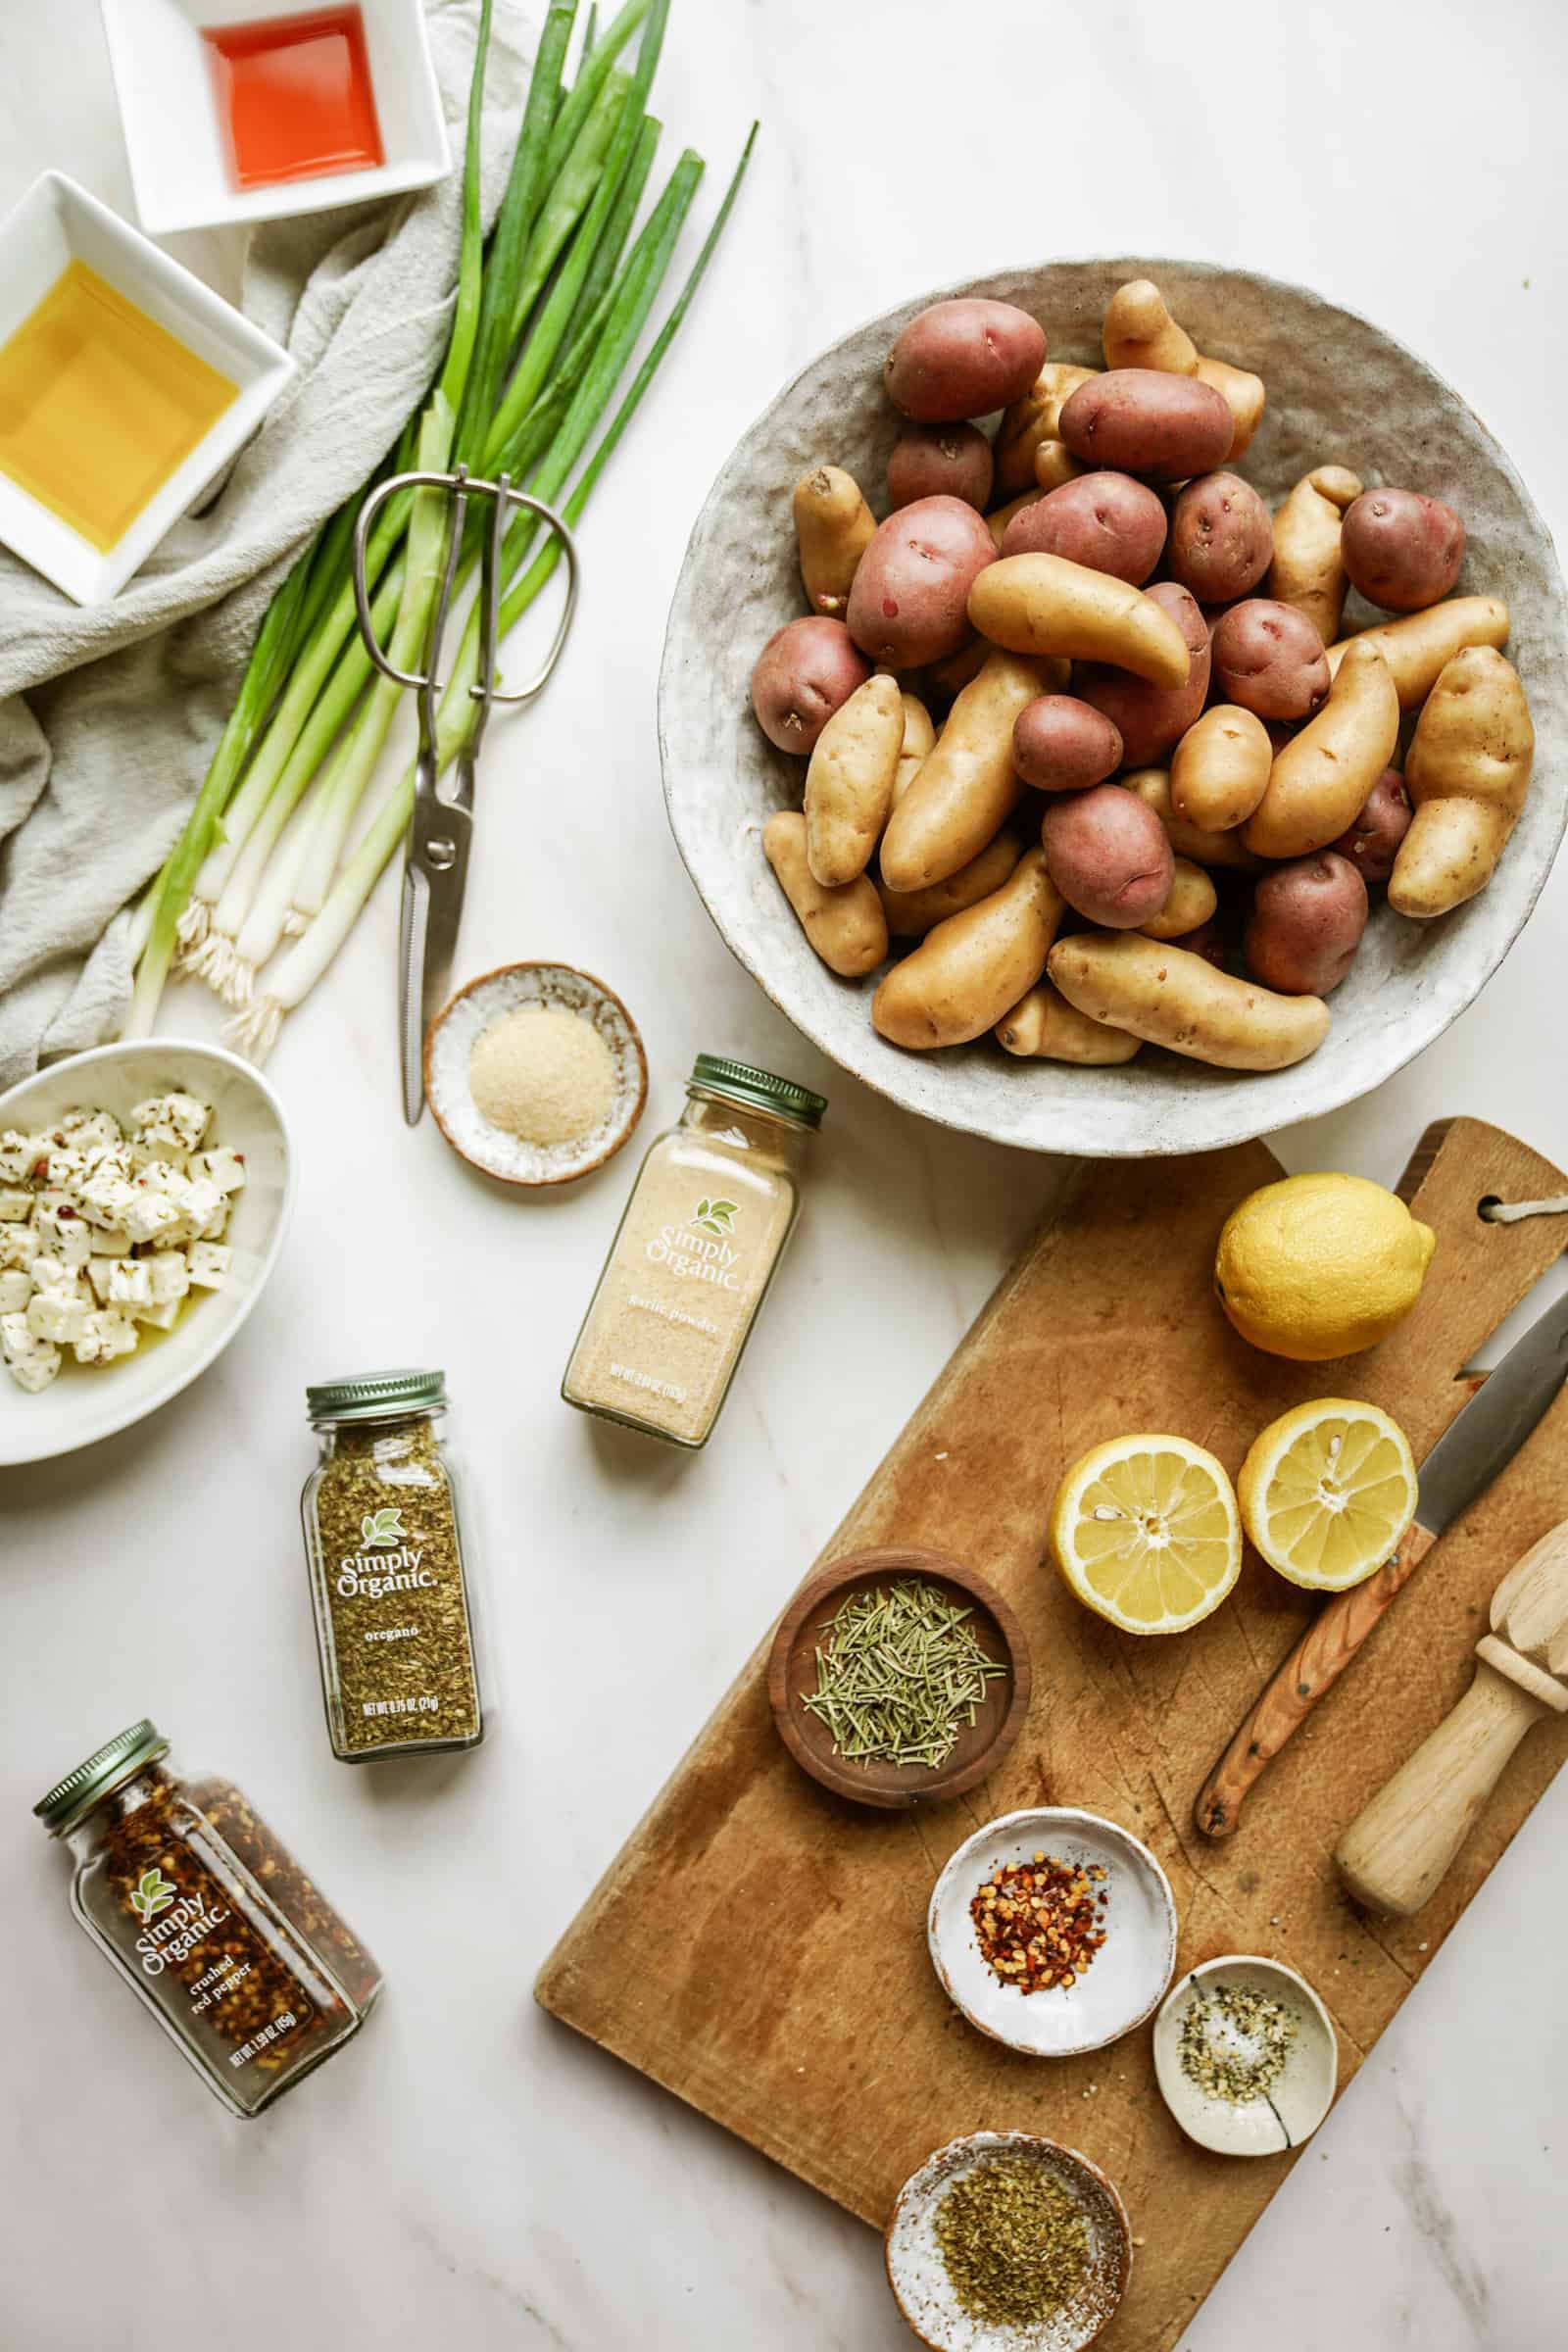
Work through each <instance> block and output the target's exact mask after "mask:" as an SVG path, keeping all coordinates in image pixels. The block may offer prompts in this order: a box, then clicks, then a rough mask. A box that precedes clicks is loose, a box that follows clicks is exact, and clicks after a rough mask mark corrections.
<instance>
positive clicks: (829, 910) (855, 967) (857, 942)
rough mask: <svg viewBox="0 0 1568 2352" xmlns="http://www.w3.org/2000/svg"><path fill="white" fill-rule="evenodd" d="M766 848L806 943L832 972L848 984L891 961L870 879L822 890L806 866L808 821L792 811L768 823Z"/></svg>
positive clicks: (782, 812) (764, 834)
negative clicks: (884, 962)
mask: <svg viewBox="0 0 1568 2352" xmlns="http://www.w3.org/2000/svg"><path fill="white" fill-rule="evenodd" d="M762 849H763V851H764V853H765V855H766V858H767V862H768V864H769V865H770V866H771V867H772V868H773V871H774V873H775V874H776V875H777V876H778V880H779V886H780V888H781V889H782V891H783V893H784V896H785V897H786V898H787V899H788V901H789V903H790V905H791V906H792V907H794V909H795V912H796V914H797V915H798V916H799V918H800V924H801V929H802V930H803V931H804V932H805V933H806V937H807V940H808V942H809V945H810V946H811V947H812V948H813V949H814V950H815V952H816V954H817V955H818V956H820V957H821V958H822V961H823V962H824V963H825V964H826V965H827V968H828V970H829V971H830V972H837V973H838V974H839V975H840V977H841V978H843V979H845V980H858V979H860V978H861V977H862V976H863V974H865V973H866V972H874V971H875V970H876V967H877V965H878V964H879V963H881V962H883V961H884V960H885V958H886V956H887V952H888V924H887V917H886V915H885V914H884V913H883V911H882V902H881V900H880V899H879V898H878V897H877V894H876V888H875V885H874V884H873V883H872V882H871V880H870V878H869V876H867V875H865V874H858V875H857V876H856V878H855V880H854V881H853V882H846V883H844V884H843V885H842V886H841V887H840V888H839V889H837V890H824V888H823V887H822V885H821V883H820V882H818V880H817V879H816V876H815V875H814V874H813V873H812V871H811V869H810V866H809V864H808V862H807V857H806V819H805V817H804V816H802V815H801V814H800V813H799V812H798V811H797V810H796V809H779V810H778V812H777V814H776V815H773V816H770V817H769V818H768V820H767V822H766V824H765V825H764V826H763V827H762Z"/></svg>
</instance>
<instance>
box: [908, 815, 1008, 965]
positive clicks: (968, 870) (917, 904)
mask: <svg viewBox="0 0 1568 2352" xmlns="http://www.w3.org/2000/svg"><path fill="white" fill-rule="evenodd" d="M1022 856H1023V843H1022V842H1021V841H1020V840H1019V839H1018V836H1017V835H1016V834H1015V833H1013V832H1010V831H1007V830H1004V831H1003V832H1001V833H999V834H998V835H997V838H996V840H995V841H989V842H987V844H986V846H985V848H984V849H983V850H982V851H981V852H980V855H979V857H978V858H970V860H969V862H968V864H967V865H960V866H959V868H958V870H957V872H956V874H949V875H948V877H947V879H946V880H945V881H942V882H933V883H932V884H931V886H930V888H929V889H928V890H907V891H906V890H889V888H888V886H887V884H886V883H885V882H882V881H878V883H877V886H876V890H877V896H878V898H879V899H880V900H881V902H882V911H883V913H884V914H885V915H886V916H887V924H888V929H889V930H890V931H891V932H892V933H893V934H894V936H895V938H898V939H923V938H924V937H925V935H926V933H927V932H928V931H934V930H935V929H936V927H937V925H938V923H945V922H946V921H947V919H948V917H949V915H950V914H962V912H963V910H964V908H965V907H977V906H978V905H979V903H980V901H981V900H982V899H989V898H990V897H991V896H992V894H993V892H995V891H999V890H1000V889H1001V888H1002V885H1003V884H1004V882H1005V881H1006V879H1007V876H1008V875H1009V874H1010V873H1011V872H1012V870H1013V868H1014V866H1015V865H1016V864H1017V862H1018V860H1019V858H1021V857H1022Z"/></svg>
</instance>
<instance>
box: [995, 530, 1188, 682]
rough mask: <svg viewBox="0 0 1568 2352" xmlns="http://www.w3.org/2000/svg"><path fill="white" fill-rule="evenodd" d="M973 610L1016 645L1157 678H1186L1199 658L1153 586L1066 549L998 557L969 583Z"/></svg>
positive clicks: (1018, 649) (998, 640) (1014, 648)
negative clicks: (1074, 558)
mask: <svg viewBox="0 0 1568 2352" xmlns="http://www.w3.org/2000/svg"><path fill="white" fill-rule="evenodd" d="M1178 593H1180V592H1179V591H1178ZM969 618H970V620H971V622H972V623H973V625H974V626H975V627H976V628H977V629H978V630H979V631H980V634H981V635H982V636H983V637H989V638H990V639H991V640H992V642H993V644H996V645H1003V646H1006V647H1007V648H1008V650H1009V651H1010V652H1012V653H1017V654H1060V655H1064V656H1065V657H1066V658H1067V659H1068V660H1069V661H1084V662H1097V661H1099V662H1114V663H1115V664H1116V665H1117V667H1118V668H1121V669H1128V670H1131V671H1132V672H1133V673H1134V675H1135V676H1137V677H1140V678H1148V679H1150V680H1151V681H1152V683H1154V684H1155V685H1158V686H1167V687H1174V686H1185V685H1186V684H1187V681H1188V676H1189V673H1190V671H1191V669H1192V665H1193V657H1192V655H1191V653H1190V651H1189V647H1188V643H1187V641H1186V639H1184V637H1183V635H1182V631H1181V629H1180V628H1179V627H1178V626H1177V623H1176V622H1175V621H1174V620H1173V619H1172V618H1171V616H1170V614H1169V613H1167V612H1166V611H1165V610H1164V609H1163V607H1162V606H1161V604H1160V602H1159V601H1158V599H1157V598H1156V597H1155V596H1154V595H1153V594H1152V593H1151V594H1145V592H1144V591H1143V590H1142V589H1140V588H1134V587H1131V586H1130V585H1129V584H1128V582H1127V581H1125V580H1117V579H1112V578H1111V576H1110V574H1109V573H1108V572H1103V571H1091V570H1090V569H1089V567H1088V566H1087V564H1071V563H1069V562H1068V561H1067V559H1066V557H1065V556H1002V557H999V558H998V560H997V562H996V563H994V564H988V565H987V566H986V568H985V569H984V570H983V571H982V572H981V573H980V574H979V576H978V578H977V579H976V580H975V582H974V585H973V587H972V588H971V589H970V591H969ZM1205 642H1206V641H1205Z"/></svg>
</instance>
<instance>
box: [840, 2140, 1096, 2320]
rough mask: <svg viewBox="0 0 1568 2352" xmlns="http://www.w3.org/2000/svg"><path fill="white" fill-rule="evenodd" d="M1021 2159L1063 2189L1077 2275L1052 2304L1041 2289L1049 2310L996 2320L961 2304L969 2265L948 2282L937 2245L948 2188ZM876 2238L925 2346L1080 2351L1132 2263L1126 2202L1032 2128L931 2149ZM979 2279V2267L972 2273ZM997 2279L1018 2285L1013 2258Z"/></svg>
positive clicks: (969, 2290) (949, 2263)
mask: <svg viewBox="0 0 1568 2352" xmlns="http://www.w3.org/2000/svg"><path fill="white" fill-rule="evenodd" d="M1020 2165H1027V2166H1029V2167H1031V2168H1038V2169H1039V2170H1040V2171H1041V2172H1042V2173H1043V2174H1044V2175H1045V2177H1046V2184H1047V2185H1048V2186H1049V2187H1051V2188H1053V2189H1054V2190H1055V2191H1057V2192H1065V2197H1064V2198H1063V2197H1062V2196H1061V2195H1060V2194H1059V2193H1058V2195H1057V2199H1056V2201H1057V2203H1058V2205H1060V2206H1061V2207H1062V2210H1063V2211H1064V2212H1068V2218H1069V2222H1070V2226H1071V2228H1072V2231H1073V2236H1074V2239H1075V2243H1076V2249H1077V2261H1076V2263H1075V2265H1074V2266H1073V2267H1074V2268H1076V2269H1077V2270H1078V2272H1079V2273H1080V2276H1079V2277H1078V2279H1077V2283H1076V2285H1075V2286H1074V2287H1073V2288H1072V2290H1071V2292H1070V2293H1069V2294H1068V2295H1067V2297H1066V2299H1065V2300H1063V2301H1061V2302H1059V2303H1055V2304H1054V2308H1052V2307H1050V2306H1051V2303H1052V2296H1051V2293H1050V2291H1049V2290H1048V2291H1047V2292H1046V2293H1045V2294H1044V2295H1043V2296H1042V2298H1041V2300H1042V2302H1043V2303H1044V2304H1045V2305H1046V2306H1047V2308H1046V2309H1044V2310H1043V2311H1042V2314H1041V2316H1039V2317H1037V2318H1034V2319H1030V2320H1025V2321H1019V2320H1018V2319H1011V2320H1009V2321H1007V2322H1005V2323H1003V2322H1000V2321H998V2320H988V2319H986V2318H983V2317H981V2316H979V2314H978V2313H977V2312H976V2311H975V2310H973V2309H966V2308H965V2303H966V2301H967V2302H969V2303H973V2302H974V2301H975V2300H976V2299H977V2298H976V2296H975V2293H974V2285H973V2283H971V2282H970V2280H969V2277H968V2274H969V2272H971V2271H974V2270H976V2267H977V2266H976V2265H974V2264H970V2265H968V2266H967V2268H966V2266H964V2265H962V2264H959V2265H958V2266H957V2269H958V2278H959V2280H961V2281H963V2283H962V2284H960V2283H957V2282H956V2279H955V2266H954V2263H953V2259H952V2255H951V2252H945V2251H944V2236H945V2235H949V2236H950V2237H951V2233H949V2232H945V2231H944V2229H943V2223H942V2215H943V2207H944V2205H945V2204H946V2203H947V2201H948V2199H949V2197H950V2196H951V2195H952V2193H953V2191H954V2190H955V2189H956V2188H961V2187H962V2186H963V2184H964V2183H966V2182H970V2181H973V2180H974V2179H975V2177H976V2176H977V2175H979V2174H980V2173H982V2172H984V2171H985V2170H986V2169H988V2168H1005V2169H1008V2170H1014V2171H1015V2170H1016V2169H1017V2168H1018V2167H1019V2166H1020ZM1069 2200H1070V2211H1069V2208H1068V2201H1069ZM883 2244H884V2253H885V2256H886V2260H887V2269H888V2283H889V2284H890V2285H891V2287H892V2289H893V2293H894V2298H895V2300H896V2301H897V2303H898V2306H899V2309H900V2311H901V2312H902V2313H903V2314H904V2317H905V2319H906V2320H907V2322H908V2324H909V2326H910V2327H911V2328H912V2329H913V2331H914V2333H915V2334H916V2335H917V2336H918V2337H919V2339H920V2341H921V2343H923V2344H927V2345H929V2346H930V2347H931V2352H1086V2347H1087V2346H1088V2345H1090V2344H1092V2343H1094V2342H1095V2341H1096V2339H1097V2337H1099V2336H1100V2335H1101V2334H1102V2333H1103V2330H1104V2329H1105V2328H1106V2327H1108V2326H1109V2325H1110V2322H1111V2320H1112V2318H1113V2317H1114V2316H1115V2311H1116V2306H1117V2305H1118V2304H1119V2303H1120V2301H1121V2299H1122V2296H1123V2294H1124V2293H1125V2292H1126V2288H1127V2278H1128V2275H1129V2273H1130V2272H1131V2269H1132V2260H1133V2255H1132V2244H1133V2241H1132V2229H1131V2226H1130V2224H1129V2223H1128V2220H1127V2209H1126V2207H1125V2206H1124V2205H1123V2203H1122V2201H1121V2198H1120V2197H1119V2195H1118V2194H1117V2192H1116V2189H1115V2187H1114V2186H1113V2185H1112V2183H1111V2182H1110V2181H1109V2180H1107V2179H1106V2178H1105V2175H1104V2174H1103V2172H1102V2171H1101V2169H1100V2167H1099V2165H1097V2164H1091V2162H1090V2161H1089V2158H1088V2157H1087V2156H1081V2155H1080V2154H1079V2152H1078V2150H1077V2149H1076V2148H1064V2147H1061V2146H1059V2145H1058V2144H1057V2142H1056V2141H1055V2140H1054V2139H1043V2138H1040V2137H1039V2136H1037V2135H1036V2134H1035V2133H1033V2132H1030V2131H971V2132H970V2133H968V2135H967V2136H966V2137H965V2138H962V2139H955V2140H950V2141H949V2143H948V2145H947V2146H946V2147H945V2148H938V2150H937V2152H936V2154H935V2155H934V2156H931V2157H928V2158H927V2160H926V2162H925V2163H924V2164H923V2165H921V2167H920V2169H919V2171H918V2172H917V2173H914V2174H911V2176H910V2178H909V2179H908V2180H907V2181H906V2182H905V2184H904V2186H903V2187H902V2188H901V2189H900V2191H899V2194H898V2200H897V2202H896V2204H895V2205H894V2208H893V2217H892V2219H891V2221H890V2222H889V2223H888V2227H887V2232H886V2236H885V2238H884V2241H883ZM1003 2251H1004V2253H1005V2249H1004V2250H1003ZM1009 2270H1010V2271H1011V2272H1012V2275H1011V2276H1010V2277H1009V2275H1008V2273H1009ZM1044 2275H1045V2276H1047V2277H1049V2275H1050V2273H1049V2269H1048V2270H1047V2272H1046V2273H1045V2274H1044ZM984 2276H985V2273H984V2269H983V2267H980V2269H979V2279H980V2280H983V2279H984ZM995 2283H996V2284H998V2285H1002V2284H1006V2285H1009V2286H1011V2287H1012V2288H1013V2290H1014V2291H1015V2292H1016V2289H1017V2287H1018V2285H1019V2283H1020V2279H1019V2277H1018V2275H1017V2270H1016V2265H1010V2266H1009V2265H1008V2264H1007V2263H1006V2262H1005V2260H1004V2261H1003V2262H1002V2264H1001V2267H1000V2270H999V2271H998V2274H997V2278H996V2281H995ZM979 2299H980V2300H982V2301H983V2300H984V2297H983V2296H981V2297H980V2298H979Z"/></svg>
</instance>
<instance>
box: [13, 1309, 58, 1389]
mask: <svg viewBox="0 0 1568 2352" xmlns="http://www.w3.org/2000/svg"><path fill="white" fill-rule="evenodd" d="M0 1355H3V1356H4V1358H5V1363H6V1370H7V1371H8V1372H9V1373H10V1375H11V1377H12V1379H13V1380H14V1381H15V1382H16V1384H17V1386H18V1388H19V1389H27V1390H30V1391H33V1392H34V1393H35V1392H36V1391H37V1390H39V1389H46V1388H47V1387H48V1386H49V1383H50V1382H51V1381H52V1380H53V1379H54V1377H55V1374H56V1373H57V1372H58V1371H59V1369H60V1350H59V1348H57V1347H55V1345H54V1343H53V1342H52V1341H50V1340H40V1339H38V1338H36V1337H35V1336H34V1334H33V1333H32V1332H30V1331H29V1330H28V1329H27V1318H26V1316H25V1315H0Z"/></svg>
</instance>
